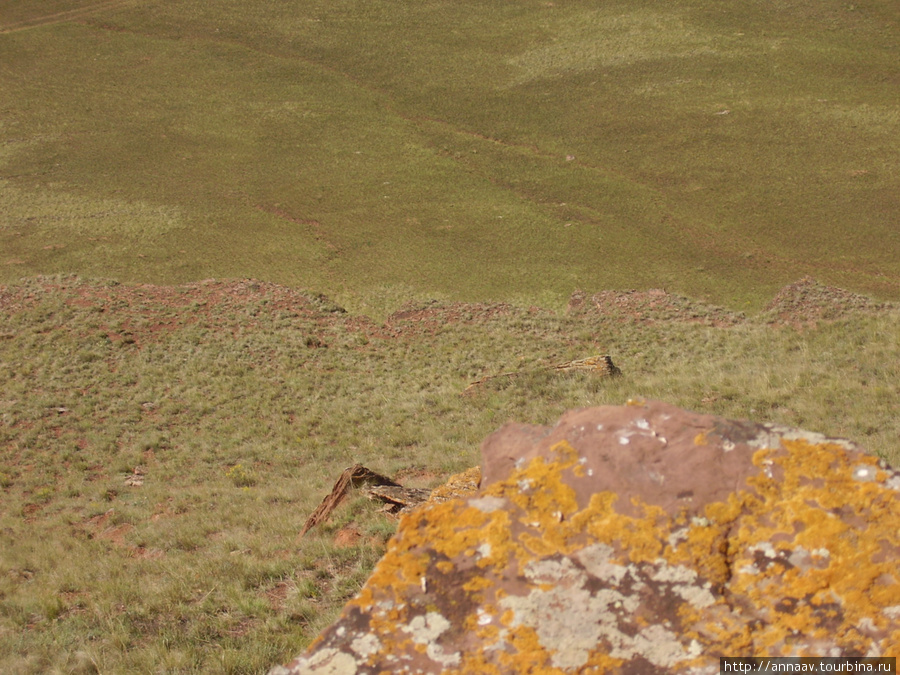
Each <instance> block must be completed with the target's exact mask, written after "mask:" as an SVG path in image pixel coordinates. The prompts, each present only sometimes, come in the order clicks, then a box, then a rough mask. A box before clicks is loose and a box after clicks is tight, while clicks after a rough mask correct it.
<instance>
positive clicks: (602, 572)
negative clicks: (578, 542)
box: [575, 543, 628, 586]
mask: <svg viewBox="0 0 900 675" xmlns="http://www.w3.org/2000/svg"><path fill="white" fill-rule="evenodd" d="M613 553H614V550H613V547H612V546H610V545H609V544H603V543H600V544H593V545H591V546H586V547H585V548H583V549H581V550H580V551H577V552H576V553H575V559H576V560H577V561H578V562H580V563H581V564H582V565H584V569H585V570H587V572H588V574H590V575H591V576H594V577H596V578H598V579H600V580H602V581H606V582H609V583H611V584H613V585H614V586H618V585H619V583H620V582H621V581H622V579H623V577H624V576H625V575H626V574H627V573H628V568H627V567H626V566H625V565H619V564H617V563H614V562H612V557H613Z"/></svg>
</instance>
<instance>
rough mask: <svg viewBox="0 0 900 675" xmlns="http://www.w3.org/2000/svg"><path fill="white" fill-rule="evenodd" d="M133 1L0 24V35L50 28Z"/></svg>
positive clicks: (113, 0) (116, 1) (97, 4)
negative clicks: (41, 27) (44, 27)
mask: <svg viewBox="0 0 900 675" xmlns="http://www.w3.org/2000/svg"><path fill="white" fill-rule="evenodd" d="M132 2H133V0H107V2H95V3H93V4H91V5H87V6H85V7H79V8H77V9H70V10H67V11H65V12H56V13H54V14H46V15H44V16H36V17H32V18H30V19H23V20H21V21H16V22H13V23H10V24H2V23H0V34H3V33H17V32H19V31H23V30H28V29H29V28H37V27H39V26H50V25H53V24H56V23H63V22H65V21H72V20H73V19H82V18H84V17H86V16H90V15H91V14H93V13H94V12H98V11H101V10H104V9H115V8H117V7H122V6H123V5H129V4H131V3H132Z"/></svg>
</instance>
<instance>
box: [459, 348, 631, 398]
mask: <svg viewBox="0 0 900 675" xmlns="http://www.w3.org/2000/svg"><path fill="white" fill-rule="evenodd" d="M549 368H550V369H551V370H560V371H566V370H587V371H589V372H592V373H599V374H600V375H609V376H616V375H621V374H622V371H621V370H619V369H618V367H616V365H615V364H614V363H613V362H612V359H611V358H610V357H609V356H607V355H603V356H589V357H587V358H586V359H577V360H576V361H566V362H565V363H560V364H558V365H555V366H549ZM528 372H533V371H528V370H514V371H511V372H509V373H500V374H499V375H488V376H487V377H482V378H481V379H480V380H475V381H474V382H473V383H472V384H470V385H469V386H468V387H466V388H465V389H464V390H463V393H464V394H465V393H466V392H467V391H469V390H470V389H472V388H473V387H475V386H477V385H479V384H483V383H485V382H487V381H489V380H495V379H497V378H498V377H512V376H514V375H520V374H521V373H528Z"/></svg>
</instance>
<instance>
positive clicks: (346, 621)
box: [271, 402, 900, 675]
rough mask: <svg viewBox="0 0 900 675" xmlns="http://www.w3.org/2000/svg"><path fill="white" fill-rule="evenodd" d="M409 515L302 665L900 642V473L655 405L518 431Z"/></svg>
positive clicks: (409, 668)
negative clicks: (464, 482)
mask: <svg viewBox="0 0 900 675" xmlns="http://www.w3.org/2000/svg"><path fill="white" fill-rule="evenodd" d="M482 472H483V475H482V483H481V488H480V490H479V491H478V492H477V493H475V494H473V495H471V496H467V497H458V498H455V499H451V500H448V501H443V502H440V503H431V504H429V505H426V506H424V507H422V508H419V509H417V510H415V511H414V512H412V513H411V514H409V515H408V516H406V517H405V518H404V519H403V521H402V522H401V525H400V528H399V531H398V533H397V534H396V536H395V537H394V538H393V539H392V540H391V542H390V544H389V547H388V551H387V553H386V555H385V557H384V558H383V559H382V561H381V562H380V563H379V565H378V566H377V568H376V569H375V571H374V573H373V574H372V577H371V578H370V579H369V581H368V583H367V584H366V586H365V587H364V589H363V590H362V592H361V593H360V594H359V596H357V597H356V598H355V599H354V600H352V601H351V602H350V603H349V604H348V605H347V607H346V608H345V609H344V611H343V613H342V615H341V617H340V619H339V620H338V621H337V622H336V623H335V624H334V625H332V626H331V627H330V628H328V629H327V630H326V631H325V632H324V633H323V634H322V635H321V636H320V637H319V638H318V640H317V641H316V642H315V643H314V644H313V646H312V647H311V649H310V650H309V651H308V652H307V653H306V654H305V655H304V656H302V657H300V658H298V659H297V660H295V661H294V662H293V663H291V664H289V665H288V666H286V667H277V668H275V669H273V670H272V671H271V675H297V674H299V673H333V674H338V673H340V674H355V673H459V674H463V673H497V674H499V673H623V674H624V673H629V674H634V673H648V674H649V673H654V674H655V673H659V672H671V673H676V672H677V673H681V672H684V673H714V672H718V669H719V663H718V658H719V657H720V656H799V655H806V656H840V655H845V656H846V655H854V656H861V655H869V656H895V655H897V654H898V653H900V565H898V561H900V473H898V472H897V471H894V470H892V469H891V468H890V467H888V466H887V465H885V464H884V463H883V462H880V461H879V460H878V459H877V458H875V457H872V456H870V455H867V454H866V453H865V452H863V451H862V450H860V449H859V448H857V447H856V446H854V445H853V444H852V443H850V442H848V441H843V440H835V439H828V438H825V437H823V436H821V435H819V434H815V433H809V432H805V431H800V430H795V429H787V428H781V427H774V426H771V425H762V424H754V423H750V422H740V421H732V420H726V419H722V418H718V417H714V416H711V415H701V414H696V413H690V412H685V411H683V410H680V409H678V408H675V407H673V406H670V405H666V404H663V403H658V402H649V403H638V404H631V405H627V406H622V407H603V408H592V409H585V410H577V411H572V412H569V413H567V414H565V415H564V416H563V417H562V418H561V419H560V421H559V422H558V424H557V425H556V426H554V427H552V428H547V427H537V426H527V425H520V424H510V425H507V426H505V427H503V428H502V429H501V430H499V431H498V432H496V433H495V434H493V435H492V436H490V437H489V438H488V439H487V440H486V441H485V442H484V444H483V465H482Z"/></svg>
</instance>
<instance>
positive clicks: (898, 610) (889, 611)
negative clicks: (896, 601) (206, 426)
mask: <svg viewBox="0 0 900 675" xmlns="http://www.w3.org/2000/svg"><path fill="white" fill-rule="evenodd" d="M881 613H882V614H884V615H885V616H886V617H887V618H889V619H894V620H896V619H900V605H891V606H890V607H885V608H884V609H883V610H881Z"/></svg>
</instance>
